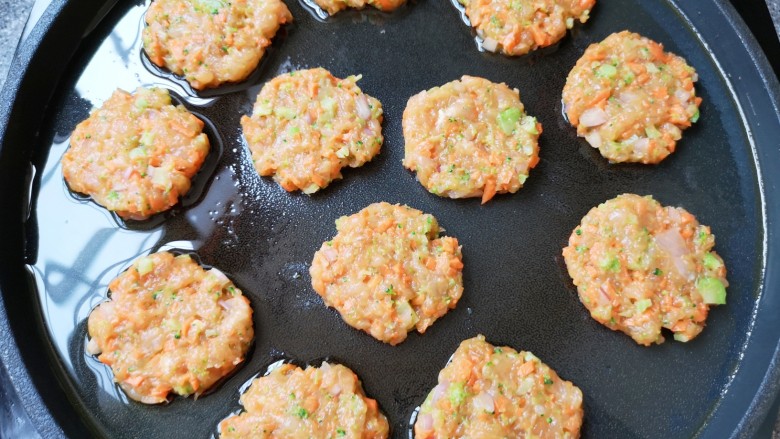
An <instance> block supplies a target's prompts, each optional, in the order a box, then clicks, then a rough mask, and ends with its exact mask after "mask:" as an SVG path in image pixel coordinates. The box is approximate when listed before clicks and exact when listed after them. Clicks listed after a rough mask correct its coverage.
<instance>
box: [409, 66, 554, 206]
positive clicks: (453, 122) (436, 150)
mask: <svg viewBox="0 0 780 439" xmlns="http://www.w3.org/2000/svg"><path fill="white" fill-rule="evenodd" d="M403 130H404V140H405V142H406V143H405V145H406V146H405V156H404V161H403V164H404V166H405V167H406V168H408V169H410V170H412V171H415V172H416V173H417V179H418V180H419V181H420V183H421V184H422V185H423V186H425V188H427V189H428V190H429V191H430V192H431V193H433V194H436V195H441V196H445V197H450V198H465V197H482V202H483V203H486V202H487V201H489V200H490V199H491V198H493V196H494V195H495V194H496V193H506V192H509V193H515V192H517V191H518V190H519V189H520V188H521V187H522V186H523V184H524V183H525V180H526V178H528V173H529V172H530V170H531V168H533V167H534V166H536V164H537V163H538V162H539V145H538V138H539V134H540V133H541V131H542V125H541V124H540V123H538V122H537V121H536V118H534V117H532V116H529V115H527V114H526V113H525V108H524V107H523V103H522V102H520V92H519V91H518V90H516V89H515V90H513V89H510V88H509V87H507V86H506V84H495V83H493V82H490V81H488V80H487V79H483V78H476V77H473V76H464V77H463V78H461V79H460V80H456V81H452V82H449V83H447V84H444V85H442V86H441V87H435V88H432V89H430V90H427V91H423V92H421V93H419V94H417V95H415V96H413V97H412V98H411V99H409V103H408V104H407V106H406V110H404V116H403Z"/></svg>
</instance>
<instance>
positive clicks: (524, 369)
mask: <svg viewBox="0 0 780 439" xmlns="http://www.w3.org/2000/svg"><path fill="white" fill-rule="evenodd" d="M534 369H536V365H535V364H534V362H533V361H526V362H525V363H523V364H522V366H520V369H519V372H520V376H522V377H525V376H528V375H529V374H531V373H533V371H534Z"/></svg>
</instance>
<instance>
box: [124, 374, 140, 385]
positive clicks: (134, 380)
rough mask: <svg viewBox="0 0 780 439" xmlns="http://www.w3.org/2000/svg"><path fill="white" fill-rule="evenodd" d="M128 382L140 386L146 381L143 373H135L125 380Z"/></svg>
mask: <svg viewBox="0 0 780 439" xmlns="http://www.w3.org/2000/svg"><path fill="white" fill-rule="evenodd" d="M125 381H126V382H127V384H130V385H131V386H133V387H138V386H140V385H141V383H143V382H144V377H143V376H141V375H133V376H131V377H130V378H128V379H126V380H125Z"/></svg>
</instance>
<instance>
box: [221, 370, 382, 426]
mask: <svg viewBox="0 0 780 439" xmlns="http://www.w3.org/2000/svg"><path fill="white" fill-rule="evenodd" d="M241 404H242V405H243V406H244V409H245V410H246V411H245V412H244V413H241V414H240V415H235V416H231V417H229V418H227V419H225V420H224V421H222V422H221V423H220V425H219V431H220V437H221V438H223V439H230V438H236V439H238V438H255V439H260V438H290V439H335V438H347V439H383V438H386V437H388V432H389V429H390V427H389V425H388V423H387V419H386V418H385V416H384V415H383V414H382V413H381V412H380V411H379V408H378V407H377V403H376V401H375V400H373V399H371V398H368V397H367V396H366V395H365V394H364V393H363V387H362V386H361V384H360V380H359V379H358V377H357V375H355V373H354V372H352V371H351V370H349V369H348V368H346V367H344V366H341V365H338V364H334V365H330V364H328V363H326V362H323V363H322V366H320V367H319V368H316V367H311V366H309V367H307V368H306V370H303V369H301V368H299V367H297V366H294V365H292V364H283V365H281V366H280V367H278V368H276V369H273V370H272V371H271V372H269V373H268V374H267V375H266V376H263V377H260V378H257V379H255V380H254V381H253V382H252V385H251V386H250V387H249V390H247V392H246V393H244V394H243V395H241Z"/></svg>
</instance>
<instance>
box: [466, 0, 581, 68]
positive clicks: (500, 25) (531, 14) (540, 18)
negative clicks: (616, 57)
mask: <svg viewBox="0 0 780 439" xmlns="http://www.w3.org/2000/svg"><path fill="white" fill-rule="evenodd" d="M458 1H459V2H460V3H461V4H462V5H463V6H465V8H466V15H467V16H468V17H469V21H470V22H471V25H472V26H473V27H474V28H475V29H476V30H477V35H479V36H480V37H482V39H483V43H482V47H484V48H485V50H489V51H491V52H499V51H500V52H502V53H504V54H506V55H513V56H514V55H524V54H526V53H528V52H530V51H532V50H536V49H539V48H542V47H547V46H549V45H552V44H555V43H557V42H558V41H559V40H560V39H561V38H563V37H564V36H565V35H566V31H567V30H568V29H571V28H572V27H574V22H575V21H576V20H579V21H580V22H581V23H585V22H586V21H588V18H589V14H590V11H591V9H593V6H594V5H595V4H596V0H458Z"/></svg>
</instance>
